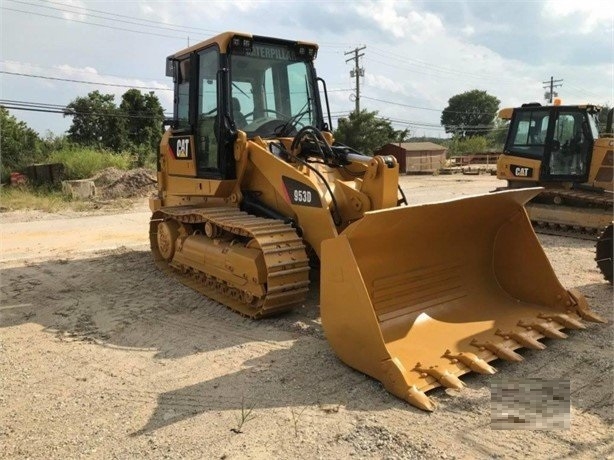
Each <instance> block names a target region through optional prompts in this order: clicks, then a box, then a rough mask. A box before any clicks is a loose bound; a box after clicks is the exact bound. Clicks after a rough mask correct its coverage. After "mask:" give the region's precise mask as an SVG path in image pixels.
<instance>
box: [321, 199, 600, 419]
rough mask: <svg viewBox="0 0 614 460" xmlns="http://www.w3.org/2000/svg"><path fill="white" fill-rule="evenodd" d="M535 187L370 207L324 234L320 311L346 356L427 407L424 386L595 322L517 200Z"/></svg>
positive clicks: (452, 379) (451, 383)
mask: <svg viewBox="0 0 614 460" xmlns="http://www.w3.org/2000/svg"><path fill="white" fill-rule="evenodd" d="M540 190H541V189H540V188H531V189H523V190H511V191H503V192H497V193H492V194H488V195H482V196H473V197H468V198H462V199H458V200H451V201H446V202H441V203H433V204H426V205H419V206H410V207H402V208H394V209H389V210H382V211H373V212H370V213H367V214H366V215H365V216H364V217H363V218H362V219H361V220H359V221H357V222H354V223H353V224H351V225H350V226H348V227H347V229H346V230H344V231H343V232H342V233H341V234H340V235H339V236H338V237H337V238H333V239H329V240H326V241H324V242H323V243H322V253H321V291H320V295H321V297H320V301H321V307H320V308H321V317H322V325H323V328H324V332H325V334H326V337H327V339H328V341H329V342H330V344H331V346H332V348H333V349H334V351H335V352H336V353H337V355H338V356H339V357H340V358H341V360H342V361H344V362H345V363H346V364H348V365H349V366H351V367H353V368H355V369H357V370H359V371H361V372H363V373H365V374H368V375H370V376H372V377H374V378H376V379H377V380H379V381H381V382H382V383H383V384H384V386H385V387H386V389H387V390H388V391H390V392H391V393H393V394H394V395H396V396H398V397H399V398H402V399H404V400H406V401H408V402H409V403H411V404H413V405H415V406H417V407H419V408H421V409H425V410H433V409H434V407H435V406H434V403H433V401H432V400H431V398H429V397H428V396H427V395H426V394H425V391H427V390H430V389H432V388H435V387H438V386H444V387H450V388H461V387H462V386H464V383H463V382H462V381H461V380H459V379H458V376H460V375H462V374H465V373H467V372H471V371H475V372H480V373H485V374H492V373H494V372H495V369H494V368H493V367H491V366H490V365H489V364H487V363H488V362H490V361H492V360H494V359H497V358H500V359H504V360H509V361H521V360H522V357H521V356H520V355H519V354H517V353H515V352H514V350H515V349H517V348H520V347H528V348H534V349H542V348H545V345H543V344H542V343H541V342H539V339H541V338H543V337H550V338H565V337H566V335H565V334H564V333H562V332H561V329H564V328H568V329H579V328H584V327H585V326H584V325H583V324H582V322H581V318H584V319H587V320H590V321H597V322H602V321H603V320H602V319H601V318H599V316H597V315H596V314H594V313H592V312H591V311H590V309H589V308H588V306H587V304H586V301H585V299H584V298H583V297H582V296H581V295H580V294H579V293H578V292H575V291H567V290H566V289H565V288H564V287H563V286H561V284H560V283H559V281H558V279H557V277H556V275H555V274H554V271H553V270H552V266H551V265H550V263H549V261H548V259H547V258H546V255H545V253H544V251H543V249H542V247H541V245H540V244H539V241H538V240H537V237H536V236H535V233H534V231H533V228H532V227H531V222H530V221H529V218H528V217H527V213H526V212H525V209H524V206H523V205H524V204H525V203H526V202H527V201H529V200H530V199H531V198H533V197H534V196H535V195H537V194H538V193H539V191H540Z"/></svg>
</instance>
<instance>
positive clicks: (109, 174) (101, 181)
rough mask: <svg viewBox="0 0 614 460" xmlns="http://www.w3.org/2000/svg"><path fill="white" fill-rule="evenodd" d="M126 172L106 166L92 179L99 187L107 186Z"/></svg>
mask: <svg viewBox="0 0 614 460" xmlns="http://www.w3.org/2000/svg"><path fill="white" fill-rule="evenodd" d="M125 172H126V171H123V170H121V169H118V168H113V167H111V168H105V169H103V170H102V171H99V172H98V174H96V175H95V176H94V177H92V180H93V181H94V184H95V185H96V187H97V188H105V187H108V186H109V185H111V184H112V183H113V182H115V181H116V180H118V179H119V178H120V177H121V176H122V175H124V173H125Z"/></svg>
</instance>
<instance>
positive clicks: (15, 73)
mask: <svg viewBox="0 0 614 460" xmlns="http://www.w3.org/2000/svg"><path fill="white" fill-rule="evenodd" d="M0 73H3V74H7V75H17V76H20V77H31V78H42V79H43V80H58V81H67V82H71V83H84V84H88V85H98V86H112V87H117V88H135V89H147V90H152V91H172V89H171V88H156V87H154V86H138V85H122V84H119V83H100V82H95V81H85V80H76V79H72V78H60V77H49V76H45V75H34V74H28V73H20V72H9V71H8V70H0Z"/></svg>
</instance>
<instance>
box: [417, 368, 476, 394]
mask: <svg viewBox="0 0 614 460" xmlns="http://www.w3.org/2000/svg"><path fill="white" fill-rule="evenodd" d="M414 370H415V371H417V372H420V373H424V374H428V375H430V376H431V377H434V378H435V379H436V380H437V381H438V382H439V383H440V384H441V385H442V386H444V387H446V388H454V389H455V390H461V389H463V388H464V387H465V384H464V383H463V382H462V381H461V380H460V379H459V378H458V377H457V376H456V375H454V374H451V373H450V372H448V371H447V370H444V371H440V370H439V369H437V366H431V367H428V368H427V367H420V364H418V365H417V366H416V368H415V369H414Z"/></svg>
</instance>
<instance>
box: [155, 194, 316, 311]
mask: <svg viewBox="0 0 614 460" xmlns="http://www.w3.org/2000/svg"><path fill="white" fill-rule="evenodd" d="M166 219H174V220H176V221H178V222H181V223H185V224H204V223H205V222H211V223H212V224H214V225H216V226H217V227H218V228H220V229H223V230H225V231H226V232H229V233H231V234H233V235H236V236H238V237H244V238H249V239H250V240H256V241H257V243H258V244H257V246H258V247H259V248H260V250H261V251H262V253H263V255H264V261H265V265H266V271H267V282H266V285H265V288H266V294H265V295H264V296H263V297H261V298H258V299H254V300H253V301H252V302H250V303H249V304H247V303H245V302H242V301H240V300H238V299H237V298H236V296H231V295H229V294H228V293H227V290H226V289H223V288H224V286H225V283H224V280H217V281H218V284H217V288H212V287H210V286H206V285H205V283H204V282H203V280H202V275H203V274H202V273H200V272H199V273H194V270H193V269H191V270H185V271H180V270H177V269H175V268H173V267H171V266H170V265H169V264H168V263H167V261H166V260H164V259H163V258H162V256H161V255H160V253H159V251H158V249H157V225H158V223H159V222H161V221H163V220H166ZM150 242H151V249H152V253H153V256H154V259H155V262H156V264H157V265H158V267H159V268H160V269H162V270H163V271H164V272H166V273H168V274H170V275H172V276H174V277H175V278H178V279H179V280H180V281H181V282H182V283H183V284H185V285H186V286H188V287H190V288H192V289H194V290H196V291H198V292H200V293H201V294H204V295H206V296H207V297H211V298H213V299H214V300H217V301H218V302H220V303H222V304H224V305H226V306H227V307H228V308H230V309H232V310H234V311H236V312H238V313H240V314H242V315H244V316H248V317H250V318H263V317H268V316H274V315H278V314H280V313H283V312H285V311H288V310H291V309H292V307H293V306H294V305H296V304H297V303H300V302H302V301H303V300H305V297H306V294H307V292H308V291H309V287H308V286H309V259H308V257H307V254H306V252H305V245H304V244H303V241H302V239H301V238H300V237H299V236H298V235H297V233H296V230H295V229H294V228H292V227H291V226H290V225H288V224H284V223H283V222H280V221H277V220H272V219H264V218H261V217H256V216H252V215H250V214H247V213H245V212H242V211H240V210H239V209H237V208H229V207H220V208H193V207H184V206H181V207H167V208H162V209H161V210H160V211H157V212H156V213H154V215H153V216H152V220H151V224H150ZM250 247H253V246H250ZM199 275H201V276H199ZM204 275H207V276H208V277H210V278H213V277H212V276H211V275H210V274H204Z"/></svg>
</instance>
